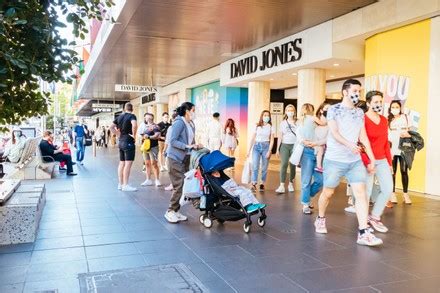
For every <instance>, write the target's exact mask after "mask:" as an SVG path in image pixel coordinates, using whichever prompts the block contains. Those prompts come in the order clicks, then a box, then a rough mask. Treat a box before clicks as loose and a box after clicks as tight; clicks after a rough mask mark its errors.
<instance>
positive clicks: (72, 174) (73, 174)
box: [67, 172, 77, 176]
mask: <svg viewBox="0 0 440 293" xmlns="http://www.w3.org/2000/svg"><path fill="white" fill-rule="evenodd" d="M76 175H77V174H76V173H73V172H70V173H67V176H76Z"/></svg>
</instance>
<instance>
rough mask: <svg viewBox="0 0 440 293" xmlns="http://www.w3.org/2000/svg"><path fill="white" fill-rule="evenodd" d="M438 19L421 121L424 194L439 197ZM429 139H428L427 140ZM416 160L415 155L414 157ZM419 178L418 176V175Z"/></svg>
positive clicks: (433, 26)
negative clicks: (424, 122)
mask: <svg viewBox="0 0 440 293" xmlns="http://www.w3.org/2000/svg"><path fill="white" fill-rule="evenodd" d="M439 84H440V17H435V18H433V19H431V42H430V52H429V87H428V115H427V117H423V116H422V119H426V120H427V133H426V137H425V149H426V173H425V174H426V177H425V193H428V194H433V195H437V196H440V186H439V184H438V179H439V178H440V168H439V167H438V166H439V164H440V153H439V151H438V149H439V148H440V135H439V133H438V125H439V124H440V115H438V109H439V108H440V99H439V97H440V87H439V86H438V85H439ZM428 138H429V139H428ZM416 160H417V155H416ZM418 176H420V175H418Z"/></svg>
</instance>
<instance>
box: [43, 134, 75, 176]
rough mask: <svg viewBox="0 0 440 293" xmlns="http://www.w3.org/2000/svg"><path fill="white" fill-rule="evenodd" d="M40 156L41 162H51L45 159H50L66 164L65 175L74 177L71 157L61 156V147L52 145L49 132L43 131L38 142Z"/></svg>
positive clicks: (51, 136)
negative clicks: (41, 137) (41, 157)
mask: <svg viewBox="0 0 440 293" xmlns="http://www.w3.org/2000/svg"><path fill="white" fill-rule="evenodd" d="M40 150H41V155H42V156H43V160H44V161H46V162H51V160H47V159H46V158H45V157H51V158H53V159H54V160H55V161H57V162H66V165H67V175H68V176H75V175H76V173H74V172H73V163H72V156H71V155H65V154H63V148H62V147H56V146H54V145H53V135H52V132H50V131H45V132H44V133H43V139H42V140H41V142H40Z"/></svg>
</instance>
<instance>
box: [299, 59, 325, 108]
mask: <svg viewBox="0 0 440 293" xmlns="http://www.w3.org/2000/svg"><path fill="white" fill-rule="evenodd" d="M325 84H326V80H325V70H324V69H319V68H307V69H300V70H298V113H299V111H300V110H301V107H302V105H304V104H305V103H309V104H312V105H313V106H314V107H315V109H317V108H318V107H319V105H320V104H321V103H322V102H323V101H324V100H325Z"/></svg>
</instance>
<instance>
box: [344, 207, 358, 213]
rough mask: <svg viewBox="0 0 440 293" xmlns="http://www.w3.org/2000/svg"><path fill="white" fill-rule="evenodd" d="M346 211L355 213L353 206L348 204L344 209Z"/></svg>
mask: <svg viewBox="0 0 440 293" xmlns="http://www.w3.org/2000/svg"><path fill="white" fill-rule="evenodd" d="M344 211H346V212H347V213H352V214H356V208H355V207H354V206H348V207H346V208H345V209H344Z"/></svg>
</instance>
